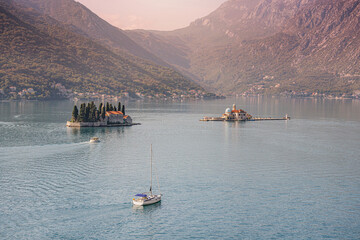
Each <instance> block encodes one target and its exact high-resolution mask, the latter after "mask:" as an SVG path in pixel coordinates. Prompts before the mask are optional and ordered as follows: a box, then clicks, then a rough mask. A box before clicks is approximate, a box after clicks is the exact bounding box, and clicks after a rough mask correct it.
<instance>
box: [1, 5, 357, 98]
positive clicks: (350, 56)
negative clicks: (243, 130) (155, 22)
mask: <svg viewBox="0 0 360 240" xmlns="http://www.w3.org/2000/svg"><path fill="white" fill-rule="evenodd" d="M13 1H15V2H16V3H17V4H19V5H17V6H16V7H14V6H12V7H11V9H8V8H9V5H11V4H10V3H11V1H10V0H6V1H5V0H0V3H2V5H0V6H2V8H1V14H2V15H1V16H2V17H3V19H5V20H6V21H2V22H1V25H0V26H1V27H2V29H3V30H2V33H1V41H0V44H2V46H4V47H5V46H8V45H10V46H13V47H12V48H10V49H8V51H6V53H5V55H4V54H3V55H2V58H1V59H2V65H1V68H0V76H2V79H7V80H6V81H7V85H11V84H12V83H13V82H14V81H15V80H14V79H16V81H17V83H18V84H20V85H21V86H30V85H31V84H30V83H32V82H34V81H35V82H37V84H38V86H39V87H38V88H39V89H40V88H41V87H40V86H42V88H44V84H43V85H42V83H44V82H45V83H46V84H47V85H49V84H50V82H54V81H55V82H61V83H63V84H64V85H66V86H67V87H70V88H73V89H79V90H80V89H87V90H91V91H95V90H96V89H100V90H102V91H106V92H110V91H113V92H116V91H123V90H124V89H126V91H133V92H135V91H140V92H149V91H151V92H153V93H155V92H156V93H161V92H166V91H168V90H170V91H177V92H181V91H185V90H187V91H188V90H191V89H193V90H202V88H201V87H200V86H199V85H197V84H200V85H201V86H202V87H204V88H205V89H207V90H209V91H213V92H216V93H220V94H241V93H251V94H252V93H268V94H279V93H285V94H294V93H299V92H300V93H304V92H306V93H319V94H322V93H325V94H334V95H341V94H344V93H346V94H348V95H351V94H354V93H359V92H360V64H359V61H360V42H359V41H360V40H359V39H360V38H359V37H360V36H359V30H358V29H359V27H360V4H359V3H360V0H229V1H227V2H225V3H224V4H222V5H221V6H220V7H219V8H218V9H216V10H215V11H214V12H212V13H211V14H209V15H208V16H205V17H203V18H200V19H197V20H195V21H194V22H193V23H191V24H190V25H189V26H188V27H186V28H183V29H178V30H175V31H168V32H164V31H145V30H130V31H122V30H121V29H118V28H115V27H113V26H111V25H110V24H108V23H107V22H105V21H104V20H102V19H101V18H99V17H98V16H96V15H95V14H94V13H92V12H91V11H90V10H89V9H87V8H86V7H84V6H83V5H82V4H80V3H77V2H75V1H73V0H13ZM5 2H6V3H7V5H4V4H5ZM14 9H15V10H14ZM4 23H7V24H4ZM15 23H16V24H15ZM14 29H16V30H14ZM4 33H6V34H4ZM19 35H22V36H24V38H20V39H19V37H18V36H19ZM64 36H65V37H64ZM15 39H17V40H16V41H15ZM53 46H56V48H55V49H54V48H53ZM31 49H36V51H35V50H34V51H32V52H31V51H30V50H31ZM38 49H41V50H40V51H38ZM28 51H30V52H31V53H27V52H28ZM39 52H40V53H41V54H40V55H44V56H42V57H40V56H39ZM54 53H56V54H54ZM33 54H35V55H34V56H35V57H33ZM21 58H23V59H21ZM19 59H21V61H20V60H19ZM49 59H50V63H51V64H50V65H49V64H47V63H48V62H47V61H48V60H49ZM59 59H61V61H60V60H59ZM143 59H144V60H143ZM9 60H10V61H9ZM20 62H21V63H20ZM10 63H16V64H17V65H16V66H14V65H11V64H10ZM4 64H6V65H4ZM9 64H10V65H9ZM21 64H22V67H20V65H21ZM31 64H34V67H31ZM159 65H161V66H159ZM4 66H5V67H4ZM50 66H56V67H50ZM169 67H172V69H170V68H169ZM49 68H50V69H49ZM9 69H10V70H9ZM34 69H36V71H34ZM60 69H63V70H60ZM178 71H179V72H181V73H182V74H183V75H184V76H186V77H183V76H181V75H180V74H179V73H178ZM9 72H11V73H12V74H9ZM19 73H21V74H19ZM39 73H41V74H40V77H39V78H37V79H36V80H34V79H35V78H36V76H37V75H38V74H39ZM10 75H11V76H16V77H10ZM19 76H20V78H19ZM28 76H33V77H32V78H31V79H32V80H29V79H28ZM54 76H56V77H54ZM19 79H20V80H19ZM80 79H87V80H86V81H82V80H80ZM189 79H192V80H193V81H195V82H196V83H197V84H196V83H194V82H192V81H189ZM16 81H15V82H16ZM1 83H2V85H3V86H4V84H5V83H4V81H2V82H1ZM25 83H26V84H25ZM74 83H76V84H74ZM107 83H111V84H110V85H111V87H110V88H109V86H110V85H108V86H107ZM160 83H161V84H160ZM7 85H6V86H7ZM3 86H0V88H1V87H3ZM113 86H115V87H113ZM111 89H112V90H111Z"/></svg>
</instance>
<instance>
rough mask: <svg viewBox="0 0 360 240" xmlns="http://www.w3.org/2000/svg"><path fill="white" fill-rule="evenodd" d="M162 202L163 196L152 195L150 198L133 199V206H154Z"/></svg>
mask: <svg viewBox="0 0 360 240" xmlns="http://www.w3.org/2000/svg"><path fill="white" fill-rule="evenodd" d="M160 201H161V194H159V195H151V196H148V198H138V199H133V204H134V205H137V206H146V205H150V204H154V203H157V202H160Z"/></svg>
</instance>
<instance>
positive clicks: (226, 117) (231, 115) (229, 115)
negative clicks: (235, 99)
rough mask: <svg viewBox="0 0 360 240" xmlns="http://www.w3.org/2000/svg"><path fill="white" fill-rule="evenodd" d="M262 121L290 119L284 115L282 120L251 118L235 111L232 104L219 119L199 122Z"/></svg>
mask: <svg viewBox="0 0 360 240" xmlns="http://www.w3.org/2000/svg"><path fill="white" fill-rule="evenodd" d="M263 120H290V117H289V116H288V115H287V114H286V116H285V117H282V118H271V117H253V116H251V115H250V114H249V113H247V112H246V111H244V110H242V109H236V105H235V104H233V107H232V109H230V108H227V109H226V110H225V113H224V114H223V115H222V116H221V117H203V118H202V119H200V121H205V122H207V121H229V122H238V121H263Z"/></svg>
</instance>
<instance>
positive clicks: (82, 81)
mask: <svg viewBox="0 0 360 240" xmlns="http://www.w3.org/2000/svg"><path fill="white" fill-rule="evenodd" d="M0 18H1V21H0V23H1V24H0V32H1V34H0V47H1V48H2V49H4V51H3V53H2V54H1V55H0V79H1V82H0V89H1V90H2V91H1V92H0V97H1V98H4V95H5V97H6V96H10V97H13V98H17V97H18V95H17V92H15V93H11V94H10V90H9V89H12V88H14V87H17V88H18V89H19V90H21V89H29V88H30V89H32V90H31V92H33V91H35V92H36V97H37V98H45V99H46V98H53V97H59V94H58V92H57V91H56V89H55V88H54V87H53V86H54V85H56V84H61V85H62V86H64V87H65V88H67V89H73V90H74V91H80V92H100V93H106V94H114V95H116V94H118V93H121V92H130V93H131V92H133V93H134V94H135V92H140V93H143V94H152V95H153V94H167V95H169V94H170V95H171V94H172V93H178V94H181V93H183V92H184V91H185V92H186V91H189V90H199V91H203V89H202V88H201V87H200V86H198V85H197V84H195V83H193V82H192V81H190V80H189V79H186V78H184V77H183V76H182V75H180V74H179V73H178V72H176V71H174V70H173V69H170V68H167V67H163V66H159V65H155V64H153V63H151V62H149V61H146V60H142V59H139V58H137V57H135V56H133V55H129V54H126V53H122V54H121V55H119V54H117V53H114V52H112V51H110V50H109V49H108V48H106V47H104V46H102V45H100V44H99V43H96V42H94V41H92V40H91V39H89V38H86V37H85V36H82V35H79V34H77V33H74V32H73V31H69V30H67V27H66V26H63V25H62V24H61V23H59V22H57V21H56V20H54V19H52V18H50V17H48V16H46V15H40V14H39V13H38V12H37V11H34V10H33V9H29V8H23V7H22V6H20V5H18V4H14V3H13V2H12V1H9V0H7V1H4V0H0ZM28 92H29V91H28ZM19 94H20V92H19ZM27 97H31V98H34V97H35V96H34V95H33V94H30V95H29V96H27ZM36 97H35V98H36Z"/></svg>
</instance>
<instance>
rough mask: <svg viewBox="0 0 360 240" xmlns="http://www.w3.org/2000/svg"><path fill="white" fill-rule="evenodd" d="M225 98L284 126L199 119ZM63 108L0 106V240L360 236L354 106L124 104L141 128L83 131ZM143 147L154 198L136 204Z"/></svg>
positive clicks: (143, 180)
mask: <svg viewBox="0 0 360 240" xmlns="http://www.w3.org/2000/svg"><path fill="white" fill-rule="evenodd" d="M235 102H236V104H237V108H242V109H244V110H245V111H247V112H248V113H250V114H252V115H253V116H256V117H283V116H285V114H288V115H289V116H290V117H291V120H289V121H258V122H200V121H199V119H201V118H202V117H204V116H220V115H221V114H222V113H223V112H224V111H225V109H226V108H227V107H231V106H232V104H233V103H235ZM73 105H74V103H73V102H71V101H49V102H36V101H34V102H29V101H28V102H0V239H360V102H359V101H356V100H326V99H323V100H321V99H291V98H265V97H259V98H257V97H256V98H237V99H225V100H213V101H187V102H147V101H134V102H126V109H127V114H129V115H130V116H131V117H132V118H133V121H134V122H139V123H141V125H137V126H132V127H116V128H84V129H83V128H82V129H72V128H66V127H65V123H66V121H67V120H69V119H70V117H71V111H72V108H73ZM91 137H99V138H100V140H101V142H100V143H97V144H89V140H90V138H91ZM150 144H152V145H153V173H154V177H153V185H154V187H153V188H154V191H155V192H158V191H159V190H160V191H161V193H163V200H162V202H161V203H159V204H156V205H151V206H147V207H142V208H135V207H133V206H132V204H131V200H132V198H133V197H134V195H135V194H137V193H142V192H146V191H148V190H149V184H150ZM157 182H159V185H160V189H159V188H158V183H157Z"/></svg>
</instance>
